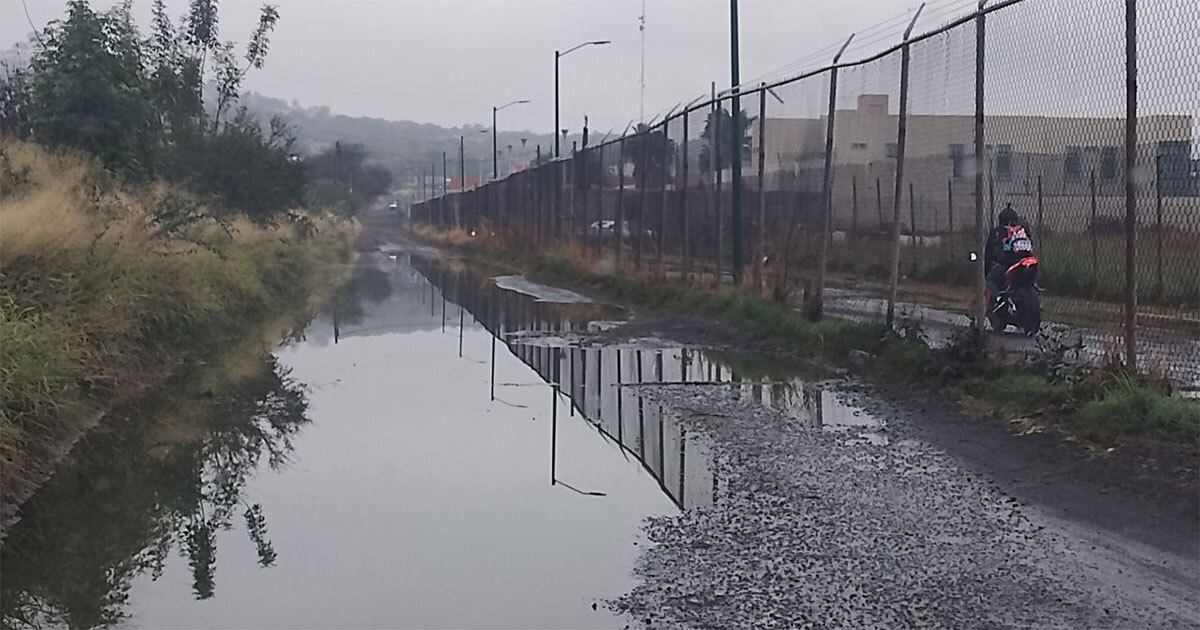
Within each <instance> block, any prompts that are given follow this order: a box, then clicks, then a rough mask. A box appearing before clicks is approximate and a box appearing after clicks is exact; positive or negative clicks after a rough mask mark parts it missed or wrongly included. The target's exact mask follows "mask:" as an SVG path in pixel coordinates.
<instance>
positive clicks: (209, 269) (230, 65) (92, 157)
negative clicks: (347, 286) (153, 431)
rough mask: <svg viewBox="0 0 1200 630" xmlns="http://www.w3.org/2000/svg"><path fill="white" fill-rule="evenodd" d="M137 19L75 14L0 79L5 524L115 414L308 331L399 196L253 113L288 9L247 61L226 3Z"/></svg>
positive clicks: (70, 11)
mask: <svg viewBox="0 0 1200 630" xmlns="http://www.w3.org/2000/svg"><path fill="white" fill-rule="evenodd" d="M130 13H131V10H130V6H129V3H119V4H118V5H117V6H116V7H114V8H112V9H110V10H108V11H104V12H97V11H95V10H93V9H92V7H91V6H90V5H89V4H88V2H86V1H84V0H74V1H72V2H69V3H68V5H67V11H66V15H65V16H64V18H63V19H62V20H61V21H57V22H52V23H51V24H50V25H49V26H48V27H46V29H44V30H43V31H42V32H41V33H39V34H38V35H37V43H36V44H35V46H36V50H37V52H36V54H35V55H34V57H33V59H31V60H30V62H29V65H28V66H27V67H22V68H10V69H6V71H5V72H4V73H2V74H3V76H2V77H0V135H2V137H3V140H2V141H0V200H2V203H0V496H2V497H3V499H4V501H3V503H5V504H7V506H6V507H11V506H12V505H13V504H14V502H19V500H20V497H21V496H22V495H23V493H27V492H28V491H29V490H30V489H31V488H32V487H34V485H36V483H38V480H39V479H41V478H42V477H44V476H45V475H46V474H47V473H48V472H50V470H51V469H52V467H53V463H54V461H56V459H57V458H58V457H59V456H60V455H61V454H62V453H63V451H65V450H66V449H67V448H69V446H70V445H71V444H72V443H73V441H74V440H75V439H76V438H78V437H79V435H81V433H82V432H83V431H84V430H86V429H87V427H89V426H90V425H91V424H93V423H94V422H95V421H97V420H98V418H99V417H100V416H101V415H102V414H103V413H104V412H105V411H106V410H107V409H109V408H110V407H112V405H114V404H116V403H119V402H121V401H123V400H127V399H128V398H130V397H131V396H133V395H135V394H138V393H141V392H143V391H145V390H147V389H149V388H151V387H154V386H155V385H157V384H159V383H161V382H163V381H164V379H166V378H167V377H169V376H170V375H171V374H172V373H175V372H177V371H178V370H179V369H180V368H181V367H183V366H187V365H192V364H197V363H204V362H207V361H210V360H211V359H212V357H215V356H217V354H218V353H219V352H220V351H222V350H227V349H229V348H231V347H235V346H238V345H239V344H246V343H248V342H249V343H250V345H257V346H258V347H259V348H260V350H261V346H262V344H263V343H267V342H269V343H275V342H278V341H279V340H280V339H281V338H282V336H283V335H284V333H285V332H287V331H288V329H289V328H292V327H294V326H295V325H298V324H301V323H302V322H303V321H304V320H305V319H306V318H307V316H308V315H309V314H310V313H312V312H314V311H315V310H316V308H317V307H318V306H319V305H321V304H323V303H324V302H325V301H326V300H327V299H329V297H330V296H332V295H333V294H334V293H335V292H336V290H337V287H338V285H339V284H340V282H341V281H343V280H344V278H345V276H346V275H347V273H348V270H347V267H346V266H345V264H346V263H348V262H350V261H351V259H352V257H353V247H352V241H353V238H354V236H355V233H356V230H357V229H358V228H357V224H356V223H355V222H354V221H353V220H351V219H349V216H350V215H351V214H352V213H353V212H354V210H355V209H357V208H358V207H361V205H363V204H364V203H365V202H366V201H367V200H366V198H365V197H364V196H363V195H364V193H367V192H370V191H374V190H378V189H380V188H386V187H387V186H388V185H389V183H390V182H389V181H388V179H389V178H388V177H387V175H386V173H384V174H382V175H381V174H380V173H379V172H377V171H375V170H372V169H371V168H370V167H369V166H367V165H365V164H364V160H363V156H362V155H361V152H360V153H359V154H358V156H357V158H356V159H353V160H343V159H342V157H341V156H340V155H339V154H338V153H339V152H338V151H336V150H331V152H330V153H331V155H332V157H330V158H328V159H325V158H324V157H323V156H317V158H316V159H315V160H314V162H315V165H316V167H317V168H316V169H313V170H311V171H310V169H309V167H308V164H307V159H306V157H305V156H302V155H297V154H296V153H294V152H293V150H292V145H293V136H292V130H291V128H290V127H289V126H288V124H287V123H286V122H285V121H283V120H282V119H280V118H275V119H272V120H271V121H269V122H267V123H263V122H262V121H259V120H257V119H256V118H255V117H253V116H251V115H250V114H249V113H248V112H247V111H246V109H245V108H243V107H241V106H240V105H239V96H240V89H241V82H242V80H243V78H244V77H245V76H246V75H247V73H249V72H250V71H252V70H254V69H258V68H261V67H262V66H263V64H264V60H265V57H266V54H267V50H268V47H269V35H270V33H271V31H272V30H273V29H274V27H275V24H276V22H277V20H278V19H279V13H278V10H277V9H276V8H274V7H271V6H264V7H263V9H262V11H261V14H260V17H259V21H258V23H257V24H256V25H255V26H254V28H253V30H252V31H251V33H250V36H249V39H248V40H247V43H246V45H245V47H244V52H239V51H238V50H237V49H236V48H235V45H234V44H233V43H232V42H228V41H223V40H221V39H219V38H218V32H219V23H218V19H217V15H218V11H217V2H216V0H192V1H191V2H190V3H189V6H188V8H187V11H186V12H185V14H184V15H183V16H182V17H181V18H179V19H178V20H176V19H174V18H172V16H169V15H167V13H166V9H165V4H164V2H163V1H162V0H155V1H154V2H153V20H152V24H151V29H150V33H149V35H146V36H143V35H142V34H141V33H139V32H138V30H137V28H136V26H135V24H134V22H133V20H132V17H131V14H130ZM329 163H332V165H333V166H332V167H330V166H329V165H328V164H329ZM327 180H328V181H327ZM354 181H357V182H361V183H363V184H364V186H363V187H362V188H360V191H362V192H359V193H357V194H356V193H353V192H352V188H351V185H350V182H354ZM330 182H331V183H330ZM0 516H6V515H4V514H0Z"/></svg>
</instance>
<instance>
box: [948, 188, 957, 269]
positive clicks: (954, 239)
mask: <svg viewBox="0 0 1200 630" xmlns="http://www.w3.org/2000/svg"><path fill="white" fill-rule="evenodd" d="M946 220H947V221H948V224H947V225H948V227H947V230H948V232H949V239H948V240H949V243H950V262H951V263H953V262H954V258H955V251H956V249H957V248H956V247H955V246H956V245H957V242H958V237H957V235H956V234H955V233H954V180H953V179H947V180H946Z"/></svg>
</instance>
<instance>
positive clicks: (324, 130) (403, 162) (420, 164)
mask: <svg viewBox="0 0 1200 630" xmlns="http://www.w3.org/2000/svg"><path fill="white" fill-rule="evenodd" d="M242 104H243V105H245V106H246V107H247V108H249V109H250V111H252V112H254V113H257V114H258V115H259V116H261V117H262V118H263V119H264V120H265V119H266V118H269V117H270V116H272V115H274V114H282V115H283V116H284V117H285V118H286V119H287V120H288V121H289V122H291V124H292V125H294V126H295V127H296V136H297V140H298V142H299V144H300V148H301V150H302V151H303V152H305V153H310V154H312V153H317V152H319V151H321V150H322V149H324V148H326V147H328V146H330V145H332V144H333V143H335V142H339V141H340V142H342V143H353V144H361V145H363V147H365V148H366V149H367V151H368V153H369V154H370V160H371V161H373V162H376V163H378V164H380V165H382V166H385V167H387V168H388V169H390V170H391V171H392V172H393V173H395V174H396V175H397V177H399V178H400V179H401V180H406V179H409V178H414V177H419V176H420V174H421V171H422V170H424V171H428V170H429V169H430V168H433V167H434V166H436V169H437V171H438V173H439V174H440V172H441V169H442V152H443V151H445V152H446V155H447V160H448V166H449V170H450V175H451V176H452V177H456V176H457V173H458V170H459V166H458V139H459V136H462V137H463V139H464V145H465V153H466V158H467V159H466V162H467V165H466V174H467V176H468V178H471V177H473V176H476V175H478V174H479V170H480V168H481V167H482V169H483V171H484V173H485V174H486V175H490V174H491V170H492V162H491V157H490V156H491V149H492V136H491V133H483V132H487V131H488V128H487V127H484V126H482V125H466V126H464V127H455V128H446V127H439V126H437V125H433V124H428V123H417V122H412V121H409V120H384V119H382V118H363V117H352V116H342V115H340V114H335V113H333V112H331V111H329V108H328V107H323V106H322V107H307V108H306V107H302V106H301V105H300V104H299V103H297V102H296V101H292V102H291V103H288V102H287V101H284V100H283V99H278V98H271V97H269V96H263V95H261V94H257V93H253V92H252V93H249V94H247V95H245V96H243V97H242ZM522 139H524V140H525V142H524V144H522V142H521V140H522ZM574 139H577V138H574V137H571V138H568V140H567V146H569V145H570V142H571V140H574ZM539 143H541V145H542V151H543V154H545V153H546V152H547V151H548V150H549V147H551V146H552V145H553V138H552V137H551V135H550V134H548V133H547V134H535V133H532V132H529V131H501V132H500V136H499V139H498V142H497V145H498V147H499V150H500V152H501V156H502V157H501V160H500V170H501V174H503V173H504V169H505V161H506V160H505V157H506V154H508V155H511V158H509V159H511V161H512V162H513V163H514V164H528V163H529V162H531V161H532V160H533V159H534V155H535V147H536V145H537V144H539ZM510 145H511V146H512V149H511V153H510V150H509V148H508V147H509V146H510Z"/></svg>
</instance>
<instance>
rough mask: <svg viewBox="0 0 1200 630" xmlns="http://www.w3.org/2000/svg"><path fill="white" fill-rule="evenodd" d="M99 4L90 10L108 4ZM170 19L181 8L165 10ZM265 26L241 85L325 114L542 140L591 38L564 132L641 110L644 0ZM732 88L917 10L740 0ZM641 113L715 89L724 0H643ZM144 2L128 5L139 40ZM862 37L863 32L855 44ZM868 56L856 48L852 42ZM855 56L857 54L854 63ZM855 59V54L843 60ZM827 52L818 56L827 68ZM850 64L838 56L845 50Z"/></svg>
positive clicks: (429, 2) (723, 59)
mask: <svg viewBox="0 0 1200 630" xmlns="http://www.w3.org/2000/svg"><path fill="white" fill-rule="evenodd" d="M112 4H113V0H93V5H94V6H96V7H107V6H111V5H112ZM167 4H168V6H169V7H170V8H171V9H172V11H173V13H175V14H176V15H179V14H181V13H182V12H183V9H184V7H185V6H186V4H187V3H186V0H168V3H167ZM276 4H278V5H279V7H280V13H281V18H280V22H279V26H278V28H277V30H276V31H275V34H274V35H273V36H272V41H271V50H270V54H269V56H268V58H267V65H266V67H265V68H264V69H263V70H261V71H256V72H253V73H252V74H251V76H250V78H249V79H248V81H247V86H246V87H247V88H248V89H252V90H257V91H259V92H262V93H264V94H266V95H269V96H274V97H279V98H284V99H289V100H290V99H297V100H299V101H300V103H301V104H302V105H305V106H311V105H328V106H329V107H330V108H331V109H332V110H334V111H335V112H339V113H344V114H350V115H360V116H376V117H381V118H389V119H395V120H402V119H408V120H415V121H419V122H432V123H436V124H439V125H443V126H457V125H460V124H462V123H480V124H487V125H490V124H491V120H490V119H491V107H492V106H493V105H501V104H503V103H506V102H509V101H512V100H517V99H530V100H532V101H533V103H531V104H529V105H521V106H516V107H513V108H511V109H509V110H506V111H505V112H503V113H502V114H501V120H500V125H501V127H502V128H508V129H518V128H526V129H535V130H538V131H549V130H550V129H551V128H552V127H553V120H554V109H553V108H554V50H555V49H556V48H558V49H564V50H565V49H566V48H569V47H571V46H574V45H575V44H577V43H579V42H582V41H586V40H596V39H610V40H612V44H610V45H608V46H603V47H589V48H584V49H582V50H579V51H576V52H575V53H572V54H571V55H570V56H568V57H566V58H564V59H563V60H562V69H561V72H562V117H563V126H564V127H568V126H569V127H571V128H573V129H578V128H579V127H580V126H581V123H582V117H583V115H584V114H585V113H586V114H588V115H589V117H590V119H591V122H592V127H593V128H595V129H600V130H605V129H608V128H610V127H611V128H614V129H616V130H617V131H620V130H621V129H622V128H623V127H624V126H625V124H626V123H627V122H628V121H629V120H630V119H634V118H637V117H638V115H639V92H640V90H639V72H640V55H641V46H640V38H639V32H638V16H639V14H640V13H641V6H642V0H436V1H435V0H276ZM740 4H741V17H740V21H741V33H742V36H741V39H742V42H741V55H742V78H743V80H746V79H750V78H753V77H756V76H759V75H762V74H765V73H768V72H770V71H772V70H775V69H777V68H779V67H780V66H784V65H786V64H788V63H789V62H793V61H796V60H798V59H801V58H804V57H806V56H809V55H810V54H812V53H813V52H815V51H819V50H821V49H824V48H828V47H829V46H830V45H836V44H837V43H839V40H841V39H844V38H845V37H846V36H848V35H849V34H850V33H851V32H852V31H855V30H858V31H862V30H864V29H866V28H867V27H871V26H875V25H878V24H879V23H880V22H883V21H885V20H889V19H891V18H897V19H893V20H892V21H891V22H890V23H888V24H885V25H883V26H881V27H879V31H877V34H878V33H880V32H881V34H882V35H883V37H882V38H877V39H880V41H878V42H876V43H874V45H875V46H876V47H878V46H879V45H882V44H883V43H885V41H886V42H887V43H891V42H893V41H895V39H896V38H897V37H898V35H895V34H894V33H892V32H894V31H898V30H900V29H902V28H903V21H904V19H903V16H904V14H905V12H907V11H910V10H912V9H914V8H915V7H916V5H918V4H920V3H919V1H917V0H742V1H741V3H740ZM973 4H974V0H932V1H931V2H930V3H929V6H928V7H927V8H926V13H927V15H928V16H929V17H928V19H927V18H926V17H922V26H933V25H934V24H940V23H943V22H945V21H946V20H947V19H948V18H949V17H951V15H952V14H961V13H962V12H963V11H965V10H968V9H969V7H970V6H971V5H973ZM65 5H66V2H65V0H25V2H24V6H23V4H22V1H21V0H0V47H3V48H7V47H9V46H11V45H12V44H14V43H16V42H24V41H26V40H27V38H28V33H29V32H30V30H31V29H30V27H29V21H27V19H26V15H25V7H26V6H27V7H28V12H29V20H31V21H32V22H33V24H35V25H37V26H38V27H41V26H43V25H44V24H45V23H46V22H47V21H49V20H51V19H57V18H59V17H61V16H62V15H63V11H64V7H65ZM260 5H261V3H260V2H251V1H248V0H225V1H224V2H223V3H222V4H221V30H222V37H223V38H227V39H229V38H232V39H235V41H237V42H238V43H244V42H245V38H246V36H247V34H248V33H249V32H250V30H251V29H252V28H253V24H254V21H255V19H256V14H257V10H258V7H259V6H260ZM645 5H646V90H645V112H646V116H647V117H649V116H650V115H652V114H653V113H657V112H659V111H661V110H663V109H665V108H668V107H670V106H672V105H674V104H675V103H677V102H679V101H682V100H690V99H691V98H692V97H694V96H697V95H699V94H700V93H702V92H707V91H708V86H709V83H710V82H711V81H716V82H717V85H718V88H719V89H720V88H721V87H727V86H728V85H729V81H730V74H729V2H728V0H646V2H645ZM149 10H150V0H134V11H135V16H137V18H138V20H139V24H140V25H142V27H143V31H145V30H146V26H145V25H147V24H148V22H149V19H148V15H149ZM859 39H862V40H870V39H871V38H870V37H865V38H864V37H860V38H859ZM870 45H872V43H871V42H869V41H868V42H867V44H866V47H869V46H870ZM866 47H864V48H860V49H859V50H858V51H857V52H858V53H860V54H861V53H862V52H866ZM852 52H853V51H852ZM831 54H832V51H829V52H826V53H825V54H824V55H822V56H823V57H828V56H830V55H831ZM848 56H849V55H848Z"/></svg>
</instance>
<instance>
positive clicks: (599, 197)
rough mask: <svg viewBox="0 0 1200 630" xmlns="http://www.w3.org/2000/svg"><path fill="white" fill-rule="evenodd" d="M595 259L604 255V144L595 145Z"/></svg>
mask: <svg viewBox="0 0 1200 630" xmlns="http://www.w3.org/2000/svg"><path fill="white" fill-rule="evenodd" d="M595 170H596V258H597V259H599V258H600V256H601V255H602V254H603V253H604V144H603V143H601V144H598V145H596V169H595Z"/></svg>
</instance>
